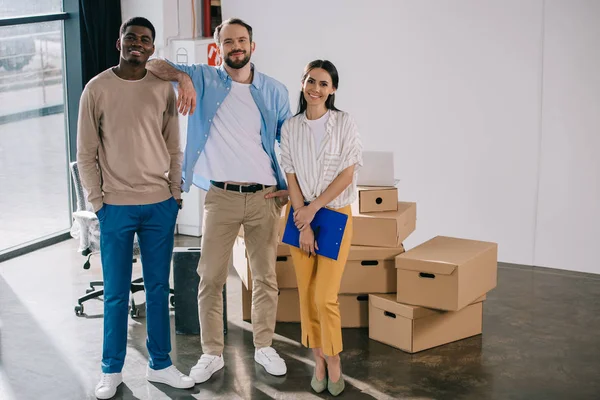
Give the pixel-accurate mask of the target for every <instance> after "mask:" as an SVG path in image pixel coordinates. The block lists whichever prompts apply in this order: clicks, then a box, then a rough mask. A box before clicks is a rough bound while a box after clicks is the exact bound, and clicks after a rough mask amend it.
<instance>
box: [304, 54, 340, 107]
mask: <svg viewBox="0 0 600 400" xmlns="http://www.w3.org/2000/svg"><path fill="white" fill-rule="evenodd" d="M315 68H322V69H324V70H325V71H327V73H328V74H329V76H331V83H332V85H333V87H334V89H336V90H337V88H338V83H339V81H340V77H339V75H338V71H337V68H335V65H333V63H332V62H331V61H329V60H315V61H311V62H309V63H308V64H307V65H306V67H304V73H303V74H302V84H303V85H304V81H305V80H306V77H307V76H308V74H309V73H310V71H312V70H313V69H315ZM306 106H307V104H306V99H305V98H304V93H302V90H301V91H300V100H298V113H297V114H296V115H299V114H302V113H303V112H304V111H306ZM325 107H326V108H327V109H328V110H334V111H340V110H338V109H337V108H335V93H332V94H330V95H329V97H328V98H327V100H325Z"/></svg>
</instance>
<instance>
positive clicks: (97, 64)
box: [79, 0, 122, 86]
mask: <svg viewBox="0 0 600 400" xmlns="http://www.w3.org/2000/svg"><path fill="white" fill-rule="evenodd" d="M79 11H80V13H79V15H80V25H81V60H82V63H83V65H82V72H83V85H84V86H85V85H86V84H87V83H88V82H89V80H90V79H92V78H93V77H94V76H96V75H98V74H99V73H100V72H102V71H104V70H106V69H108V68H110V67H112V66H115V65H117V64H118V63H119V52H118V51H117V48H116V43H117V39H118V38H119V28H120V26H121V22H122V21H121V0H79Z"/></svg>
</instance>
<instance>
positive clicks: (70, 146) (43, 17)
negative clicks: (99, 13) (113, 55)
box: [0, 0, 83, 262]
mask: <svg viewBox="0 0 600 400" xmlns="http://www.w3.org/2000/svg"><path fill="white" fill-rule="evenodd" d="M49 21H63V46H64V47H63V48H64V54H63V85H64V99H63V100H64V105H65V107H64V114H65V131H66V134H65V147H66V154H67V157H66V159H65V169H64V171H65V178H66V179H67V182H68V188H69V194H70V196H69V202H68V204H65V206H66V207H68V208H69V214H72V212H73V209H74V205H75V204H76V200H75V191H74V188H73V180H72V179H71V173H70V169H69V164H70V163H71V162H72V161H75V160H76V158H77V116H78V110H79V98H80V97H81V92H82V91H83V74H82V63H81V31H80V23H79V0H63V11H62V12H53V13H43V14H30V15H23V16H16V17H6V18H0V27H3V26H11V25H25V24H34V23H40V22H49ZM70 238H71V235H70V228H69V229H65V230H63V231H59V232H56V233H54V234H52V235H48V236H44V237H40V238H36V239H34V240H33V241H30V242H26V243H22V244H21V245H18V246H16V247H11V248H9V249H6V250H2V251H0V262H3V261H6V260H9V259H11V258H15V257H18V256H20V255H23V254H27V253H30V252H32V251H35V250H39V249H41V248H44V247H47V246H51V245H53V244H56V243H59V242H62V241H65V240H68V239H70Z"/></svg>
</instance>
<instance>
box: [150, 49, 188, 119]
mask: <svg viewBox="0 0 600 400" xmlns="http://www.w3.org/2000/svg"><path fill="white" fill-rule="evenodd" d="M182 68H183V67H182ZM146 69H148V70H149V71H150V72H152V73H153V74H154V75H156V76H157V77H159V78H160V79H162V80H165V81H171V82H177V83H178V86H179V87H178V96H177V109H178V110H179V112H180V113H181V114H182V115H187V114H188V113H189V114H190V115H191V114H193V113H194V110H195V109H196V89H195V88H194V83H193V82H192V78H191V75H192V73H193V67H186V69H184V70H181V69H178V68H175V67H174V66H173V65H171V64H169V63H168V62H167V61H165V60H159V59H153V60H150V61H148V63H147V64H146Z"/></svg>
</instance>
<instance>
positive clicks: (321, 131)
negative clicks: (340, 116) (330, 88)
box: [306, 110, 329, 151]
mask: <svg viewBox="0 0 600 400" xmlns="http://www.w3.org/2000/svg"><path fill="white" fill-rule="evenodd" d="M328 120H329V110H327V112H326V113H325V114H323V116H322V117H321V118H319V119H314V120H310V119H308V118H307V119H306V122H307V123H308V126H310V131H311V132H312V134H313V137H314V138H315V148H316V150H317V151H319V148H320V147H321V142H322V141H323V137H324V136H325V130H326V127H327V121H328Z"/></svg>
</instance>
